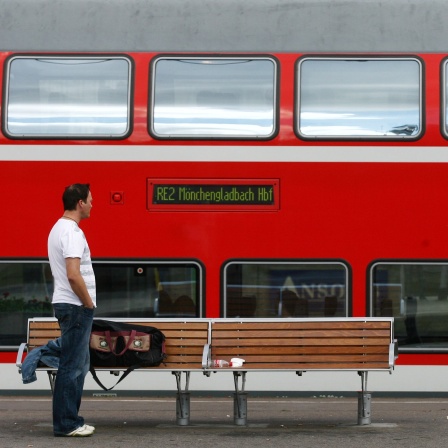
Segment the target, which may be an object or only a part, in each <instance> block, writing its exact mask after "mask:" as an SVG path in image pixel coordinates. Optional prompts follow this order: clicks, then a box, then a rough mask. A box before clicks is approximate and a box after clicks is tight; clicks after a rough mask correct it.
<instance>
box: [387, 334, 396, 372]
mask: <svg viewBox="0 0 448 448" xmlns="http://www.w3.org/2000/svg"><path fill="white" fill-rule="evenodd" d="M397 358H398V341H397V340H396V339H394V342H392V343H391V344H390V345H389V367H392V368H393V367H394V366H395V361H396V359H397Z"/></svg>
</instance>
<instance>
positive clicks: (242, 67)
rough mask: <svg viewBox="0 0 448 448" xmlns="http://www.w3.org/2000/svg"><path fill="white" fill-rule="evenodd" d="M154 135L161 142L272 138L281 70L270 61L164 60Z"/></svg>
mask: <svg viewBox="0 0 448 448" xmlns="http://www.w3.org/2000/svg"><path fill="white" fill-rule="evenodd" d="M152 67H153V70H152V72H153V74H154V76H153V80H152V87H151V89H152V104H151V108H152V113H151V114H150V115H151V122H150V126H149V128H150V130H151V133H152V134H153V135H154V136H155V137H158V138H170V137H171V138H173V137H174V138H188V137H190V138H201V137H203V138H269V137H271V136H272V135H273V134H274V133H275V128H276V102H277V99H276V83H277V80H276V77H277V67H276V62H275V61H274V60H273V59H267V58H213V57H211V58H206V59H204V58H198V57H197V58H192V57H190V58H187V57H183V58H179V57H170V58H166V57H164V58H159V59H156V60H155V61H154V62H153V65H152Z"/></svg>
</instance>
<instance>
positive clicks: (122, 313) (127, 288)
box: [93, 261, 203, 317]
mask: <svg viewBox="0 0 448 448" xmlns="http://www.w3.org/2000/svg"><path fill="white" fill-rule="evenodd" d="M93 268H94V270H95V277H96V282H97V305H98V307H97V309H96V311H95V315H96V316H97V317H99V316H102V317H202V295H203V294H202V269H201V267H200V265H199V264H197V263H195V262H191V263H189V262H185V263H175V262H164V263H161V262H158V263H142V262H132V263H118V262H99V261H96V262H94V263H93Z"/></svg>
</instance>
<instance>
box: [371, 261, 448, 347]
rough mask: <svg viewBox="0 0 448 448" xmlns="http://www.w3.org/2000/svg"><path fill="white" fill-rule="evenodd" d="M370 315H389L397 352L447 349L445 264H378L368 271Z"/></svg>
mask: <svg viewBox="0 0 448 448" xmlns="http://www.w3.org/2000/svg"><path fill="white" fill-rule="evenodd" d="M369 283H370V284H369V299H370V304H369V305H370V313H371V315H372V316H375V317H376V316H391V317H394V321H395V324H394V325H395V337H396V338H397V339H398V347H399V350H400V351H409V352H425V351H433V352H437V351H444V352H446V350H447V349H448V307H447V301H448V261H446V262H437V263H435V262H398V261H397V262H377V263H374V264H373V265H372V266H371V268H370V280H369Z"/></svg>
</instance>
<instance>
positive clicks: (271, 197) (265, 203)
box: [148, 179, 279, 211]
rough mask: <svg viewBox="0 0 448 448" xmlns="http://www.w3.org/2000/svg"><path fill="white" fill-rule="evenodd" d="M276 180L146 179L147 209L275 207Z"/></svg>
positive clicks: (250, 208) (264, 208)
mask: <svg viewBox="0 0 448 448" xmlns="http://www.w3.org/2000/svg"><path fill="white" fill-rule="evenodd" d="M278 185H279V181H278V179H275V180H272V179H267V180H260V179H244V180H241V179H238V180H229V179H214V180H210V179H188V180H186V179H171V180H170V179H148V209H149V210H175V209H179V210H192V209H195V210H204V211H206V210H254V209H255V210H256V209H258V210H273V209H274V210H275V209H278V190H279V188H278Z"/></svg>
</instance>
